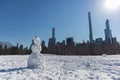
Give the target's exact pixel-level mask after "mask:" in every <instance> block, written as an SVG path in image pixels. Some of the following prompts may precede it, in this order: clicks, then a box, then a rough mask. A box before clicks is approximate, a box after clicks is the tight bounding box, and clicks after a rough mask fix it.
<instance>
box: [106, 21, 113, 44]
mask: <svg viewBox="0 0 120 80" xmlns="http://www.w3.org/2000/svg"><path fill="white" fill-rule="evenodd" d="M105 25H106V29H105V41H106V43H108V44H112V32H111V30H110V25H109V20H108V19H107V20H106V22H105Z"/></svg>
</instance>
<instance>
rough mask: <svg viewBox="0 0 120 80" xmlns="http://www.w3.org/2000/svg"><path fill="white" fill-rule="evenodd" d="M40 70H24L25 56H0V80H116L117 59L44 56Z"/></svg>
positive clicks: (118, 73) (119, 60)
mask: <svg viewBox="0 0 120 80" xmlns="http://www.w3.org/2000/svg"><path fill="white" fill-rule="evenodd" d="M44 58H45V60H44V69H43V70H40V69H28V68H27V60H28V55H27V56H26V55H22V56H21V55H15V56H13V55H10V56H0V80H120V55H112V56H108V55H107V56H106V55H104V56H56V55H44Z"/></svg>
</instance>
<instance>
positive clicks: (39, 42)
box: [34, 37, 41, 45]
mask: <svg viewBox="0 0 120 80" xmlns="http://www.w3.org/2000/svg"><path fill="white" fill-rule="evenodd" d="M34 44H37V45H40V44H41V41H40V38H39V37H35V38H34Z"/></svg>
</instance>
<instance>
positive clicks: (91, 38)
mask: <svg viewBox="0 0 120 80" xmlns="http://www.w3.org/2000/svg"><path fill="white" fill-rule="evenodd" d="M88 21H89V40H90V43H93V33H92V21H91V15H90V12H88Z"/></svg>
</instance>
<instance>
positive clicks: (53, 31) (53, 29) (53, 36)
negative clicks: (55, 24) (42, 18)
mask: <svg viewBox="0 0 120 80" xmlns="http://www.w3.org/2000/svg"><path fill="white" fill-rule="evenodd" d="M52 38H55V28H52Z"/></svg>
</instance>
